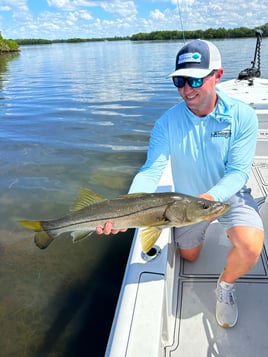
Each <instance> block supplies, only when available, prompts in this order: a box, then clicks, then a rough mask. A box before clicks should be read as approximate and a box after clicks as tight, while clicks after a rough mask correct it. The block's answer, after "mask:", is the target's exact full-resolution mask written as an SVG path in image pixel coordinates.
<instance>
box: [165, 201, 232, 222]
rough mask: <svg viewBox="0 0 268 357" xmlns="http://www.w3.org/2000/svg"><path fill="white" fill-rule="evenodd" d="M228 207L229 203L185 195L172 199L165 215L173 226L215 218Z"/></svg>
mask: <svg viewBox="0 0 268 357" xmlns="http://www.w3.org/2000/svg"><path fill="white" fill-rule="evenodd" d="M229 208H230V205H229V204H227V203H223V202H218V201H210V200H206V199H204V198H198V197H191V196H185V197H183V198H181V197H180V198H178V199H175V200H174V201H173V203H172V204H171V205H170V206H169V207H168V209H167V211H166V217H167V218H168V219H169V220H170V221H171V222H172V223H173V224H174V226H183V225H191V224H195V223H198V222H202V221H206V220H212V219H215V218H217V217H219V216H221V215H222V214H224V213H225V212H227V211H228V209H229Z"/></svg>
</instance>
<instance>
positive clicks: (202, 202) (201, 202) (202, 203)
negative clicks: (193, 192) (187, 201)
mask: <svg viewBox="0 0 268 357" xmlns="http://www.w3.org/2000/svg"><path fill="white" fill-rule="evenodd" d="M199 203H200V205H201V206H202V208H203V209H208V208H209V204H208V203H206V202H204V201H199Z"/></svg>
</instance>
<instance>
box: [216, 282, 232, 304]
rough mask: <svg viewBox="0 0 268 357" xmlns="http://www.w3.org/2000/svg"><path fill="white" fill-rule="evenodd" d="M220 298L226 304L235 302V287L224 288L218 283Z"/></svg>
mask: <svg viewBox="0 0 268 357" xmlns="http://www.w3.org/2000/svg"><path fill="white" fill-rule="evenodd" d="M218 300H219V302H222V303H224V304H228V305H234V304H235V302H236V301H235V289H234V288H231V289H224V288H223V287H222V286H221V285H220V284H219V285H218Z"/></svg>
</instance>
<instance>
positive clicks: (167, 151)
mask: <svg viewBox="0 0 268 357" xmlns="http://www.w3.org/2000/svg"><path fill="white" fill-rule="evenodd" d="M217 95H218V100H217V104H216V106H215V108H214V110H213V112H212V113H210V114H209V115H207V116H205V117H198V116H196V115H195V114H194V113H192V112H191V111H190V110H189V109H188V107H187V106H186V104H185V102H181V103H178V104H177V105H175V106H174V107H172V108H170V109H169V110H168V111H167V112H165V113H164V114H163V115H162V117H160V118H159V119H158V120H157V121H156V123H155V126H154V128H153V130H152V133H151V138H150V144H149V149H148V153H147V160H146V162H145V164H144V165H143V166H142V168H141V170H140V171H139V172H138V174H137V175H136V176H135V178H134V180H133V182H132V185H131V187H130V190H129V192H130V193H133V192H154V191H155V189H156V187H157V185H158V182H159V180H160V177H161V175H162V173H163V171H164V169H165V167H166V165H167V162H168V160H169V159H170V161H171V170H172V176H173V181H174V187H175V191H177V192H181V193H184V194H189V195H192V196H197V195H199V194H202V193H205V192H208V193H210V194H211V195H212V196H213V197H214V199H215V200H218V201H226V200H228V199H229V198H230V197H231V196H233V195H234V194H235V193H236V192H238V191H239V190H240V189H241V188H242V187H243V186H244V185H245V184H246V182H247V180H248V177H249V173H250V169H251V165H252V161H253V157H254V153H255V148H256V138H257V133H258V121H257V116H256V113H255V111H254V109H253V108H251V107H250V106H248V105H247V104H245V103H243V102H241V101H238V100H237V99H234V98H231V97H229V96H227V95H226V94H225V93H223V92H222V91H220V90H219V89H217Z"/></svg>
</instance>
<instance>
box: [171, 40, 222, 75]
mask: <svg viewBox="0 0 268 357" xmlns="http://www.w3.org/2000/svg"><path fill="white" fill-rule="evenodd" d="M219 68H221V54H220V51H219V50H218V48H217V47H216V46H215V45H214V44H213V43H211V42H209V41H205V40H193V41H191V42H189V43H188V44H186V45H185V46H183V47H182V48H181V49H180V51H179V52H178V54H177V56H176V64H175V69H176V70H175V72H173V73H171V74H170V75H169V77H175V76H185V77H195V78H204V77H206V76H207V75H208V74H209V73H210V72H211V71H212V70H213V69H219Z"/></svg>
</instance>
